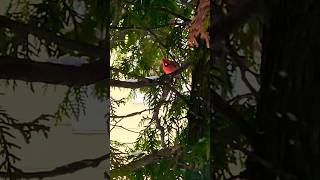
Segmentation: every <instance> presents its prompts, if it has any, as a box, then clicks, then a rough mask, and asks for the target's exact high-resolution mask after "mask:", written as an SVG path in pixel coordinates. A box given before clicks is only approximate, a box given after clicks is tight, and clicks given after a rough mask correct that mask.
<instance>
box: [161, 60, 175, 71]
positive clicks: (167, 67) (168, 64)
mask: <svg viewBox="0 0 320 180" xmlns="http://www.w3.org/2000/svg"><path fill="white" fill-rule="evenodd" d="M161 64H162V69H163V72H164V73H165V74H171V73H173V72H174V71H175V70H177V69H178V68H179V65H178V63H176V62H174V61H170V60H169V59H167V58H163V59H162V60H161Z"/></svg>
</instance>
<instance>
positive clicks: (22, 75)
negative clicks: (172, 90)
mask: <svg viewBox="0 0 320 180" xmlns="http://www.w3.org/2000/svg"><path fill="white" fill-rule="evenodd" d="M189 65H190V63H186V64H184V65H183V66H182V67H180V68H179V69H178V70H177V71H176V72H174V73H173V74H172V75H175V74H178V73H181V72H182V71H183V70H184V69H186V68H187V67H188V66H189ZM106 67H107V64H105V63H104V62H103V61H95V62H92V63H88V64H83V65H81V66H72V65H63V64H55V63H49V62H37V61H32V60H29V59H21V58H16V57H11V56H0V79H7V80H22V81H26V82H42V83H48V84H59V85H66V86H83V85H90V84H94V83H96V82H99V81H103V80H106V78H107V75H108V73H109V72H107V71H106ZM112 70H113V71H121V70H117V69H116V68H112ZM138 78H141V80H137V81H121V80H114V79H113V80H110V85H111V86H113V87H122V88H131V89H136V88H142V87H148V86H156V85H160V84H163V83H164V82H165V81H166V80H167V79H169V76H168V75H163V76H161V77H160V78H158V79H148V78H143V77H138Z"/></svg>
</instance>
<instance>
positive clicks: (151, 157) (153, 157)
mask: <svg viewBox="0 0 320 180" xmlns="http://www.w3.org/2000/svg"><path fill="white" fill-rule="evenodd" d="M179 148H180V145H175V146H172V147H167V148H163V149H160V150H158V151H154V152H152V153H151V154H148V155H146V156H144V157H142V158H140V159H138V160H136V161H132V162H130V163H128V164H126V165H123V166H121V167H118V168H116V169H112V170H111V173H110V174H111V177H112V178H113V177H117V176H120V175H123V174H124V173H126V172H130V171H132V170H137V169H140V168H142V167H144V166H146V165H149V164H152V163H155V162H157V161H159V160H160V159H161V158H163V157H170V156H172V155H173V154H175V152H176V151H177V150H179Z"/></svg>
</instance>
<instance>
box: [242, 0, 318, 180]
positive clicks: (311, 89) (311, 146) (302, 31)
mask: <svg viewBox="0 0 320 180" xmlns="http://www.w3.org/2000/svg"><path fill="white" fill-rule="evenodd" d="M268 3H269V4H267V5H266V10H267V12H268V13H269V14H267V15H266V21H265V27H264V33H263V40H262V42H263V57H262V65H261V78H262V79H261V90H260V98H259V101H258V112H257V121H258V126H259V131H258V132H260V134H261V136H260V137H258V141H257V142H256V143H254V144H253V145H252V146H253V149H254V151H255V153H256V154H257V155H259V156H260V157H262V158H263V159H265V160H266V161H268V162H269V163H270V164H272V167H271V168H270V167H269V168H266V167H265V166H262V165H260V164H259V163H253V162H249V163H248V164H249V166H248V172H249V174H250V178H249V179H252V180H253V179H254V180H257V179H259V180H271V179H299V180H300V179H301V180H316V179H320V146H319V145H320V119H319V115H318V111H319V110H320V95H319V94H318V93H319V92H320V85H319V83H320V58H319V55H318V51H319V47H320V38H319V37H320V36H319V32H320V24H319V12H320V1H318V0H307V1H303V2H302V1H289V0H281V1H279V0H272V1H268Z"/></svg>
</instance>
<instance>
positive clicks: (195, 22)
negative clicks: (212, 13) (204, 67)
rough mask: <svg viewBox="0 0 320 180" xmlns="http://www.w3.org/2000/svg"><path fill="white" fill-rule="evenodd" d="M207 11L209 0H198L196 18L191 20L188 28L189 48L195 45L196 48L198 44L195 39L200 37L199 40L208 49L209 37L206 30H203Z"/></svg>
mask: <svg viewBox="0 0 320 180" xmlns="http://www.w3.org/2000/svg"><path fill="white" fill-rule="evenodd" d="M209 9H210V0H200V2H199V5H198V8H197V13H196V16H194V17H193V18H192V21H191V23H190V27H189V35H188V44H189V45H190V46H193V45H195V46H196V47H198V45H199V44H198V42H197V40H196V38H197V36H199V35H200V38H201V39H203V40H204V41H205V42H206V46H207V48H210V42H209V36H208V34H207V32H206V29H204V28H205V27H204V21H205V18H206V15H207V13H208V11H209Z"/></svg>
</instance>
